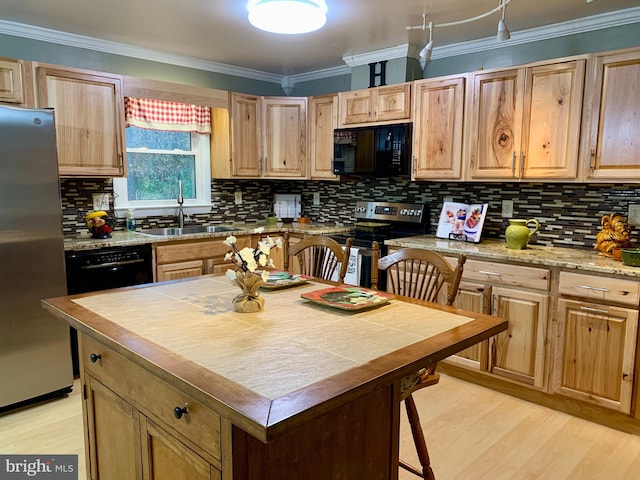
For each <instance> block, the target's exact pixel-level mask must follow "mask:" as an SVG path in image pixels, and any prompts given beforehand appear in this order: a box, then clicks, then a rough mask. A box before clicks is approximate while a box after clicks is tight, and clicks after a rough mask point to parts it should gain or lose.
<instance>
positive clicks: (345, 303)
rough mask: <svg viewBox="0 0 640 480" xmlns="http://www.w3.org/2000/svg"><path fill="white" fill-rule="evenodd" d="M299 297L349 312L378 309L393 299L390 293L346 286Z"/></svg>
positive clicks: (303, 294)
mask: <svg viewBox="0 0 640 480" xmlns="http://www.w3.org/2000/svg"><path fill="white" fill-rule="evenodd" d="M300 296H301V297H302V298H305V299H307V300H311V301H312V302H314V303H317V304H320V305H325V306H327V307H333V308H339V309H341V310H349V311H351V312H357V311H360V310H366V309H367V308H374V307H380V306H382V305H386V304H387V303H389V300H392V299H393V298H395V297H394V295H392V294H390V293H386V292H379V291H377V290H369V289H367V288H362V287H352V286H347V285H340V286H338V287H331V288H325V289H322V290H316V291H314V292H308V293H302V294H300Z"/></svg>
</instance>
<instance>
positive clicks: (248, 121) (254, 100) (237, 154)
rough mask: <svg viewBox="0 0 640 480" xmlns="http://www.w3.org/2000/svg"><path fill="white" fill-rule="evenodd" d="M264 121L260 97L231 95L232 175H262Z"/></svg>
mask: <svg viewBox="0 0 640 480" xmlns="http://www.w3.org/2000/svg"><path fill="white" fill-rule="evenodd" d="M261 126H262V120H261V111H260V97H256V96H253V95H241V94H238V93H232V94H231V174H232V175H233V176H236V177H259V176H261V175H262V169H261V164H260V163H261V160H262V129H261Z"/></svg>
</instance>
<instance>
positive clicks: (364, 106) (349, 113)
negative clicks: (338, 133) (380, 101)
mask: <svg viewBox="0 0 640 480" xmlns="http://www.w3.org/2000/svg"><path fill="white" fill-rule="evenodd" d="M338 99H339V102H340V126H341V127H343V126H346V125H353V124H355V123H367V122H371V121H372V120H373V118H374V117H373V111H374V104H373V102H374V101H375V98H374V96H373V92H372V90H370V89H365V90H353V91H350V92H339V93H338Z"/></svg>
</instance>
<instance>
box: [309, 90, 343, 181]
mask: <svg viewBox="0 0 640 480" xmlns="http://www.w3.org/2000/svg"><path fill="white" fill-rule="evenodd" d="M336 128H338V95H323V96H320V97H310V98H309V166H310V175H311V178H318V179H330V180H337V179H338V178H339V177H338V176H337V175H334V174H333V130H334V129H336Z"/></svg>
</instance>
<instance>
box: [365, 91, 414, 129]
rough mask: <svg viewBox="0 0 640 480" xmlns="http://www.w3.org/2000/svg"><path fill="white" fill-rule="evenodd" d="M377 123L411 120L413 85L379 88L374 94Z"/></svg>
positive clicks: (374, 114) (374, 115)
mask: <svg viewBox="0 0 640 480" xmlns="http://www.w3.org/2000/svg"><path fill="white" fill-rule="evenodd" d="M374 94H375V95H376V96H375V99H374V101H375V103H374V105H375V110H374V112H373V117H374V119H375V120H376V121H377V122H387V121H389V120H410V119H411V83H401V84H399V85H389V86H385V87H378V88H377V89H376V91H375V92H374Z"/></svg>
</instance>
